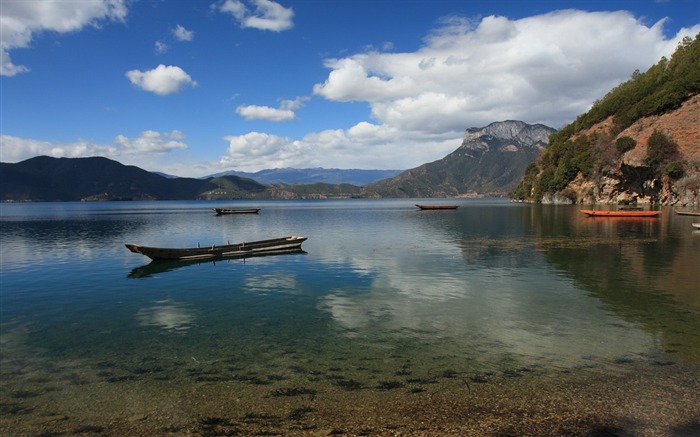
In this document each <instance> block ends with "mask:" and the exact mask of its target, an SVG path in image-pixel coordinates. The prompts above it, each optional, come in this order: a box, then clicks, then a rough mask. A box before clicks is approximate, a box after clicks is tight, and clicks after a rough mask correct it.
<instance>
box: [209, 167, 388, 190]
mask: <svg viewBox="0 0 700 437" xmlns="http://www.w3.org/2000/svg"><path fill="white" fill-rule="evenodd" d="M399 173H401V170H360V169H339V168H330V169H328V168H320V167H318V168H275V169H266V170H260V171H258V172H255V173H248V172H244V171H235V170H233V171H227V172H223V173H217V174H213V175H210V176H207V177H219V176H229V175H234V176H240V177H242V178H250V179H254V180H256V181H258V182H260V183H262V184H280V183H281V184H316V183H326V184H352V185H358V186H362V185H366V184H369V183H372V182H376V181H378V180H381V179H387V178H391V177H394V176H396V175H398V174H399Z"/></svg>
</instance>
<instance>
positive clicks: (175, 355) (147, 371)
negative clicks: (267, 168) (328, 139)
mask: <svg viewBox="0 0 700 437" xmlns="http://www.w3.org/2000/svg"><path fill="white" fill-rule="evenodd" d="M439 202H440V201H438V200H436V201H434V202H433V203H439ZM451 202H452V201H451ZM456 202H458V203H459V204H460V208H459V209H458V210H456V211H419V210H417V208H415V206H414V203H415V202H414V201H411V200H329V201H262V202H255V203H250V202H225V203H223V202H111V203H56V204H54V203H51V204H3V205H0V210H1V219H2V221H1V222H0V225H1V226H2V233H1V236H0V247H1V248H2V249H1V250H2V260H1V262H2V271H1V272H0V287H1V292H2V294H1V302H0V303H1V305H0V316H1V324H0V335H1V336H2V337H1V341H2V343H0V344H2V346H3V347H2V360H3V363H2V364H3V365H2V373H3V375H2V376H3V378H2V380H3V384H4V385H5V390H2V392H3V393H5V394H4V395H2V396H5V397H6V398H5V399H3V403H2V405H5V406H6V408H5V409H6V410H7V409H8V408H9V410H8V411H10V412H12V411H16V409H17V408H19V410H18V411H20V412H21V411H24V410H22V408H29V407H27V406H26V405H25V404H31V403H32V402H38V401H40V399H41V397H42V396H44V394H42V393H43V391H42V390H44V389H46V388H47V387H49V388H50V390H46V391H50V392H57V391H58V390H56V384H57V382H56V381H57V380H58V381H62V382H63V383H65V381H69V382H71V383H72V384H73V385H76V386H78V387H82V388H84V389H85V390H94V389H95V387H99V390H102V391H104V390H118V387H119V386H120V385H122V384H129V383H132V382H134V381H140V380H144V379H146V380H152V381H167V382H168V384H170V385H171V386H175V387H180V388H179V390H182V391H183V393H185V392H187V391H188V390H191V387H192V385H193V384H200V383H203V382H205V383H212V384H216V383H222V382H230V381H237V382H241V381H243V382H248V383H251V384H252V387H253V388H254V389H255V388H256V387H260V390H261V391H264V392H266V393H269V392H270V390H274V389H275V387H285V386H286V387H289V385H295V386H296V385H299V384H302V383H303V384H307V385H308V384H311V385H313V383H314V381H316V380H320V379H324V380H331V381H333V382H334V383H335V386H337V387H339V388H340V389H350V390H356V389H357V390H360V389H363V388H368V387H375V388H376V387H389V388H391V387H392V384H394V385H395V386H396V387H398V386H404V385H406V384H409V385H410V384H414V385H415V384H418V385H421V384H423V383H425V384H427V383H430V384H439V381H438V380H436V378H437V377H448V378H449V377H454V376H459V377H462V378H471V380H472V381H477V382H481V381H482V380H484V379H485V378H488V377H490V376H492V375H502V374H505V375H511V376H516V375H519V374H522V373H524V372H530V371H538V372H545V373H547V372H562V371H563V372H566V373H570V372H577V371H583V370H585V369H596V370H597V371H600V372H603V373H609V374H611V375H613V374H620V373H624V372H626V371H627V370H626V367H625V366H622V365H621V364H626V363H635V364H642V365H647V364H648V365H658V366H667V365H670V364H674V365H676V366H688V367H689V368H694V367H696V366H698V365H699V364H700V268H699V267H700V235H697V234H696V233H694V232H693V230H692V227H691V225H690V224H691V223H692V222H693V217H687V216H678V215H675V214H673V212H672V211H671V210H670V209H667V210H665V211H664V214H663V215H662V217H661V218H657V219H635V220H625V219H598V218H588V217H586V216H584V215H583V214H581V213H580V212H579V211H578V210H579V208H578V207H575V206H571V207H567V206H556V207H555V206H541V205H535V206H533V205H523V204H513V203H510V202H508V201H504V200H496V199H478V200H471V199H470V200H458V201H456ZM421 203H427V202H426V201H425V200H422V201H421ZM222 205H223V206H227V205H236V206H256V207H260V208H262V211H261V213H260V214H259V215H238V216H216V215H214V214H213V211H212V208H213V207H214V206H222ZM285 235H303V236H306V237H308V241H306V242H305V243H304V245H303V248H304V250H305V251H306V253H305V254H295V255H280V256H273V257H259V258H251V259H247V260H245V261H243V260H226V261H217V262H205V263H193V264H183V263H180V264H178V263H151V262H149V260H148V259H147V258H146V257H143V256H141V255H136V254H132V253H131V252H129V251H128V250H127V249H126V248H125V247H124V243H136V244H143V245H148V246H168V247H190V246H194V245H196V244H197V243H201V244H202V245H209V244H223V243H224V242H226V241H230V242H232V243H234V242H240V241H253V240H259V239H267V238H273V237H278V236H285ZM203 364H206V367H202V365H203ZM684 368H685V367H684ZM104 382H107V383H109V384H108V385H107V386H106V387H105V386H101V385H99V386H95V384H99V383H104ZM421 390H423V388H421ZM13 393H14V395H13ZM17 393H20V394H21V393H25V394H26V393H31V396H29V395H27V396H21V395H20V396H17V395H16V394H17ZM52 396H56V393H53V394H52ZM7 406H9V407H7ZM32 411H33V410H32ZM27 414H29V413H27ZM43 414H46V412H44V413H43Z"/></svg>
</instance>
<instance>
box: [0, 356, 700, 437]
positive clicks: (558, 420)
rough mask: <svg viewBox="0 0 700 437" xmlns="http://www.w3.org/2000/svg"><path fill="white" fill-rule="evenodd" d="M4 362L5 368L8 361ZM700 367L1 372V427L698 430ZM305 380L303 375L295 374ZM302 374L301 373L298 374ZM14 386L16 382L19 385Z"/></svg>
mask: <svg viewBox="0 0 700 437" xmlns="http://www.w3.org/2000/svg"><path fill="white" fill-rule="evenodd" d="M3 373H5V371H3ZM698 375H700V372H698V369H692V368H685V367H682V365H681V364H678V363H673V364H670V363H656V364H649V363H647V364H642V363H634V364H627V365H626V366H625V367H624V369H621V370H620V372H619V373H615V374H610V373H609V372H600V371H598V370H596V369H577V370H575V371H571V370H565V371H560V372H552V371H532V372H527V373H523V374H520V375H517V376H516V375H510V376H508V375H498V376H496V377H493V378H490V379H489V380H488V381H486V380H484V381H483V382H474V381H472V380H469V379H466V378H463V377H460V376H453V377H449V378H448V377H443V378H439V379H437V380H435V381H423V383H415V382H414V383H405V384H403V385H399V384H396V385H395V386H392V385H390V384H386V385H385V386H383V387H381V386H373V387H367V388H358V389H353V388H350V389H348V387H345V388H343V387H340V386H339V385H338V384H337V383H336V382H334V381H331V380H329V379H327V378H318V379H317V380H316V381H311V382H309V381H289V380H285V381H281V382H274V381H273V382H269V383H265V384H261V383H260V382H254V381H238V380H236V381H234V380H224V381H201V382H191V381H190V382H187V383H184V384H183V383H182V381H180V382H179V383H178V382H175V381H170V380H158V379H157V378H151V377H144V378H140V379H136V380H133V381H129V380H126V381H118V382H112V383H110V382H97V383H92V382H88V381H85V380H83V381H81V380H77V381H72V382H71V381H66V380H65V378H62V382H63V384H64V386H62V387H59V386H57V385H56V384H57V383H59V381H53V382H52V383H50V384H46V381H44V382H43V383H44V384H46V385H47V387H51V389H49V390H46V391H45V392H42V393H37V392H34V391H27V390H21V389H20V387H21V386H22V385H23V384H12V382H10V381H8V380H7V377H6V376H7V375H4V376H3V379H4V380H5V382H4V384H3V385H4V390H3V392H4V393H5V394H4V395H3V397H8V398H9V399H4V400H3V401H2V404H1V405H2V410H1V411H2V415H0V433H1V434H2V435H7V436H19V435H62V434H81V435H91V434H99V435H104V436H123V435H251V434H255V435H317V436H326V435H328V436H330V435H358V436H359V435H441V436H445V435H448V436H449V435H470V436H494V435H529V436H549V435H581V436H584V435H585V436H591V435H625V436H631V435H645V436H673V435H693V433H698V432H700V410H699V409H698V408H697V406H698V405H700V377H699V376H698ZM297 382H298V383H299V384H295V383H297ZM302 383H303V385H301V384H302ZM13 386H14V387H13Z"/></svg>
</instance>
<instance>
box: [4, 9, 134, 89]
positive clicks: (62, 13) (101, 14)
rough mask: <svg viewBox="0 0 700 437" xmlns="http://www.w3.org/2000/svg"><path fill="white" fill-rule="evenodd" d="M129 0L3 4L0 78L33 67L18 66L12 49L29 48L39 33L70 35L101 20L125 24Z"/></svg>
mask: <svg viewBox="0 0 700 437" xmlns="http://www.w3.org/2000/svg"><path fill="white" fill-rule="evenodd" d="M126 5H127V2H126V0H81V1H22V0H19V1H10V0H8V1H3V2H2V7H0V76H14V75H16V74H20V73H25V72H27V71H29V68H28V67H26V66H23V65H14V64H13V63H12V60H11V59H10V55H9V52H10V50H14V49H18V48H26V47H29V46H30V44H31V42H32V39H33V37H34V35H35V34H37V33H41V32H46V31H52V32H57V33H67V32H75V31H79V30H80V29H82V28H83V27H85V26H95V27H97V26H99V24H100V22H101V21H105V20H107V21H118V22H123V21H124V19H125V18H126V15H127V12H128V11H127V6H126Z"/></svg>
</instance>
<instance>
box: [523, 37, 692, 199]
mask: <svg viewBox="0 0 700 437" xmlns="http://www.w3.org/2000/svg"><path fill="white" fill-rule="evenodd" d="M699 93H700V35H698V36H696V38H695V39H691V38H685V39H684V40H683V41H682V42H681V43H680V44H679V46H678V48H677V49H676V51H675V53H674V54H673V56H672V57H671V59H670V60H668V59H666V58H662V59H661V60H660V61H659V62H658V63H657V64H656V65H654V66H652V67H651V68H650V69H649V70H648V71H646V72H645V73H640V72H639V71H635V72H634V73H633V74H632V78H631V79H630V80H629V81H627V82H625V83H622V84H621V85H619V86H618V87H616V88H614V89H613V90H611V91H610V92H609V93H608V94H607V95H606V96H605V97H604V98H603V99H601V100H600V101H597V102H596V103H595V104H594V105H593V106H592V108H591V109H590V110H589V111H588V112H587V113H585V114H583V115H581V116H579V117H578V118H577V119H576V120H575V121H574V122H573V123H571V124H569V125H567V126H566V127H564V128H563V129H561V130H560V131H558V132H556V133H554V134H552V135H551V136H550V138H549V146H548V147H547V148H546V149H545V150H544V151H543V153H542V154H541V155H540V157H539V158H538V159H537V160H536V161H535V162H533V163H532V164H530V166H529V167H528V169H527V171H526V174H525V177H524V178H523V180H522V182H521V183H520V185H519V186H518V187H517V189H516V190H515V191H514V193H513V197H514V198H515V199H517V200H524V201H535V202H575V203H595V202H603V203H662V204H697V203H698V191H699V190H700V100H699V96H698V94H699Z"/></svg>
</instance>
